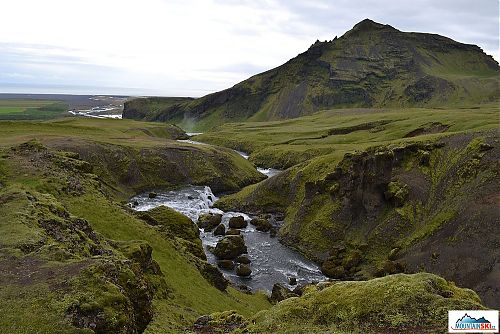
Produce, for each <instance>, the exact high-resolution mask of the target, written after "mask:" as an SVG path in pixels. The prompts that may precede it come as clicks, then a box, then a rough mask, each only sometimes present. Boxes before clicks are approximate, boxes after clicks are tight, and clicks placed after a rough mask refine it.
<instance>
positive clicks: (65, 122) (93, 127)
mask: <svg viewBox="0 0 500 334" xmlns="http://www.w3.org/2000/svg"><path fill="white" fill-rule="evenodd" d="M0 127H1V128H2V132H1V133H0V139H1V146H10V145H17V144H21V143H24V142H26V141H28V140H30V139H32V138H33V137H34V136H36V138H37V139H39V140H40V141H43V142H48V141H50V140H57V139H60V138H68V137H70V138H73V139H75V140H93V141H96V142H105V143H111V144H125V143H126V144H127V145H128V146H135V147H150V146H157V145H159V144H164V143H165V142H166V141H167V140H169V139H170V140H174V139H185V138H187V136H186V134H185V132H184V131H183V130H182V129H180V128H179V127H177V126H175V125H172V124H158V123H148V122H137V121H132V120H116V119H96V118H75V117H70V118H65V119H59V120H52V121H44V122H41V121H0Z"/></svg>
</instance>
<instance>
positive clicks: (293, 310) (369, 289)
mask: <svg viewBox="0 0 500 334" xmlns="http://www.w3.org/2000/svg"><path fill="white" fill-rule="evenodd" d="M453 309H474V310H476V309H484V306H483V305H481V302H480V299H479V297H478V296H477V294H476V293H474V292H473V291H472V290H469V289H463V288H459V287H457V286H455V284H454V283H452V282H449V281H446V280H444V279H443V278H440V277H438V276H435V275H432V274H428V273H419V274H414V275H405V274H397V275H391V276H387V277H384V278H378V279H372V280H369V281H363V282H353V281H344V282H330V283H320V284H317V285H310V286H307V287H306V288H305V289H304V292H303V294H302V296H300V297H291V298H289V299H285V300H284V301H282V302H280V303H278V304H276V305H275V306H274V307H272V308H270V309H269V310H265V311H261V312H259V313H257V314H256V315H255V316H253V317H251V318H248V317H242V316H241V315H239V314H237V313H236V312H234V311H232V312H222V313H215V314H211V315H209V316H205V317H204V318H200V319H199V320H198V321H197V322H196V323H195V325H194V326H193V332H194V333H206V332H210V333H232V334H237V333H259V334H265V333H283V334H287V333H290V334H291V333H294V334H295V333H335V334H344V333H382V332H383V333H386V332H389V333H392V332H394V333H407V332H410V333H413V332H418V333H443V332H445V331H446V328H447V320H446V319H447V315H448V310H453Z"/></svg>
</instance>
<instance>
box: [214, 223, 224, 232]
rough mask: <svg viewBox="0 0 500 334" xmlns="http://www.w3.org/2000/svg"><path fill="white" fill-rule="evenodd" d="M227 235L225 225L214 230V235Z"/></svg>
mask: <svg viewBox="0 0 500 334" xmlns="http://www.w3.org/2000/svg"><path fill="white" fill-rule="evenodd" d="M225 234H226V227H225V226H224V224H219V225H217V227H216V228H215V230H214V235H225Z"/></svg>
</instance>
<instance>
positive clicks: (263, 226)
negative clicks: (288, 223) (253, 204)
mask: <svg viewBox="0 0 500 334" xmlns="http://www.w3.org/2000/svg"><path fill="white" fill-rule="evenodd" d="M250 224H252V225H254V226H255V229H256V230H257V231H260V232H269V231H270V230H271V229H272V228H273V225H272V224H271V223H270V222H269V220H268V219H266V218H263V217H259V218H254V219H252V220H251V221H250Z"/></svg>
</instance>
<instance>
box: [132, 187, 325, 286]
mask: <svg viewBox="0 0 500 334" xmlns="http://www.w3.org/2000/svg"><path fill="white" fill-rule="evenodd" d="M216 200H217V197H216V196H215V195H214V194H213V193H212V191H211V190H210V187H200V186H190V187H186V188H184V189H181V190H176V191H167V192H160V193H158V195H157V197H155V198H149V196H148V194H147V193H146V194H142V195H139V196H136V197H134V198H132V199H131V203H133V202H134V201H137V203H138V205H137V206H135V207H134V209H135V210H138V211H145V210H150V209H152V208H155V207H157V206H160V205H165V206H168V207H170V208H172V209H174V210H176V211H179V212H181V213H183V214H185V215H186V216H188V217H189V218H191V219H192V220H193V221H197V220H198V217H199V216H200V214H202V213H208V212H213V213H220V214H222V215H223V216H222V223H223V224H225V225H226V228H227V227H228V223H229V219H230V218H231V217H234V216H243V217H244V218H245V220H247V221H250V219H251V218H252V217H250V216H249V215H247V214H245V213H240V212H223V211H221V210H219V209H216V208H213V207H212V206H213V203H214V202H215V201H216ZM274 224H275V226H276V227H279V225H280V224H281V222H274ZM241 234H242V235H243V237H244V239H245V243H246V245H247V248H248V256H249V258H250V260H251V261H252V263H251V269H252V275H251V276H250V278H242V277H238V276H237V275H236V274H235V272H234V271H227V270H222V272H223V273H224V275H225V276H226V277H227V278H228V279H229V280H231V281H232V282H233V283H235V284H236V285H241V284H243V285H246V286H248V287H250V288H251V289H252V290H254V291H255V290H267V291H270V290H271V289H272V286H273V285H274V283H278V282H279V283H283V284H285V285H288V279H289V278H291V277H294V278H296V279H297V281H298V283H307V282H312V281H321V280H324V279H325V277H324V276H323V274H322V273H321V271H320V270H319V268H318V266H317V265H316V264H315V263H314V262H312V261H309V260H307V259H306V258H304V257H303V256H302V255H300V254H299V253H297V252H295V251H293V250H291V249H289V248H288V247H286V246H284V245H282V244H281V243H280V242H279V240H278V239H277V238H271V237H270V235H269V233H264V232H259V231H256V230H255V228H254V226H252V225H251V224H248V227H247V228H245V229H242V230H241ZM200 238H201V240H202V242H203V245H204V247H205V253H206V254H207V258H208V261H209V262H210V263H212V264H215V263H216V261H217V259H216V258H215V257H214V255H213V254H212V253H210V252H209V251H208V250H207V246H215V245H216V244H217V241H218V240H220V239H221V238H222V237H219V236H214V235H213V234H212V232H204V231H203V230H200ZM289 287H290V288H291V287H292V286H289Z"/></svg>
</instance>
